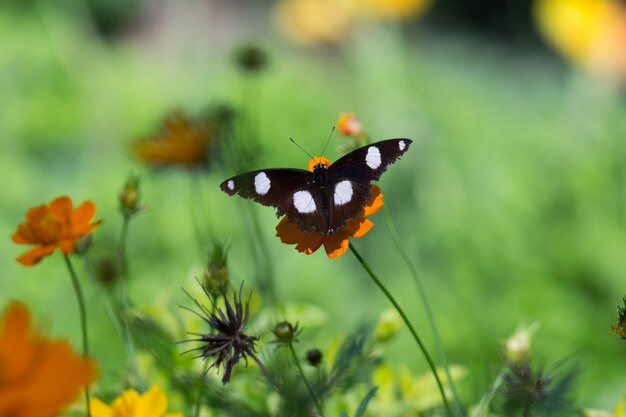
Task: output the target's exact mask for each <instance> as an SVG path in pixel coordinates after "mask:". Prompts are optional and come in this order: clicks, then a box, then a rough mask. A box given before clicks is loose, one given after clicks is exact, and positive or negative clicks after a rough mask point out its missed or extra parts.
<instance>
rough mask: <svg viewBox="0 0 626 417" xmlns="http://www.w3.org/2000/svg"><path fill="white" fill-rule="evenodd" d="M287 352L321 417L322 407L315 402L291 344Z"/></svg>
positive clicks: (315, 398)
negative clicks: (289, 352)
mask: <svg viewBox="0 0 626 417" xmlns="http://www.w3.org/2000/svg"><path fill="white" fill-rule="evenodd" d="M289 350H290V351H291V356H293V361H294V362H295V363H296V366H297V367H298V371H300V376H301V377H302V380H303V381H304V385H306V389H307V390H308V391H309V395H310V396H311V399H312V400H313V403H314V404H315V408H317V412H318V414H319V415H320V416H321V415H322V406H321V405H320V403H319V402H318V401H317V396H316V395H315V393H314V392H313V387H311V384H309V380H308V379H307V378H306V375H304V371H303V370H302V366H301V365H300V361H299V360H298V355H296V351H295V349H294V348H293V343H291V342H289Z"/></svg>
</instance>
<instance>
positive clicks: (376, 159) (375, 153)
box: [365, 146, 382, 169]
mask: <svg viewBox="0 0 626 417" xmlns="http://www.w3.org/2000/svg"><path fill="white" fill-rule="evenodd" d="M365 162H366V163H367V166H368V167H370V168H372V169H376V168H378V167H379V166H380V164H381V162H382V160H381V159H380V151H379V150H378V148H377V147H376V146H370V147H369V148H367V155H365Z"/></svg>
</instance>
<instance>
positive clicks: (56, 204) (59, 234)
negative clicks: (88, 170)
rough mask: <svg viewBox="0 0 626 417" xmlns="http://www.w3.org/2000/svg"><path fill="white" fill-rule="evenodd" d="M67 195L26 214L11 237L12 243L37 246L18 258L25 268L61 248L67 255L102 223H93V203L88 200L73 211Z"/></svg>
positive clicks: (94, 208)
mask: <svg viewBox="0 0 626 417" xmlns="http://www.w3.org/2000/svg"><path fill="white" fill-rule="evenodd" d="M72 204H73V203H72V200H71V199H70V198H69V197H67V196H61V197H57V198H55V199H54V200H52V201H51V202H50V203H49V204H48V205H45V204H43V205H41V206H37V207H33V208H31V209H29V210H28V211H27V212H26V222H25V223H22V224H20V225H19V226H18V227H17V230H16V231H15V232H14V233H13V234H12V235H11V239H13V242H15V243H18V244H23V245H35V247H34V248H32V249H30V250H28V251H26V252H24V253H23V254H22V255H20V256H19V257H17V258H16V260H17V261H18V262H19V263H21V264H22V265H27V266H30V265H35V264H36V263H38V262H39V261H40V260H41V259H43V258H44V257H46V256H48V255H50V254H51V253H52V252H54V250H55V249H56V248H57V247H59V248H61V251H62V252H63V253H64V254H65V255H69V254H70V253H72V252H73V251H74V246H76V241H77V240H78V239H79V238H80V237H82V236H85V235H87V234H89V233H91V232H92V231H93V230H94V229H95V228H96V227H98V225H99V224H100V223H101V221H97V222H94V223H90V221H91V219H92V218H93V216H94V214H95V212H96V206H95V205H94V203H93V202H91V201H89V200H87V201H84V202H83V203H82V204H81V205H80V206H78V207H76V209H75V210H73V209H72Z"/></svg>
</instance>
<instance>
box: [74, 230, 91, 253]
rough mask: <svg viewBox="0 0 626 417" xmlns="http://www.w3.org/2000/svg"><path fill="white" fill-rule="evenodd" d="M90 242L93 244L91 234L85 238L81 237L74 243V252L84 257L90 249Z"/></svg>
mask: <svg viewBox="0 0 626 417" xmlns="http://www.w3.org/2000/svg"><path fill="white" fill-rule="evenodd" d="M91 242H93V234H92V233H89V234H86V235H85V236H81V237H80V238H79V239H78V241H77V242H76V246H75V247H74V252H75V253H77V254H78V255H85V254H86V253H87V251H89V248H90V247H91Z"/></svg>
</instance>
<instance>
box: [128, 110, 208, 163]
mask: <svg viewBox="0 0 626 417" xmlns="http://www.w3.org/2000/svg"><path fill="white" fill-rule="evenodd" d="M214 143H215V134H214V132H213V129H212V128H211V127H210V125H209V123H207V122H206V121H198V120H193V119H191V118H189V117H187V116H185V115H183V114H181V113H174V114H172V115H170V116H168V117H167V118H165V120H164V121H163V126H162V130H161V132H159V133H158V134H156V135H154V136H152V137H150V138H147V139H142V140H140V141H138V142H137V143H136V144H135V151H136V152H137V155H138V156H139V158H140V159H141V160H143V162H145V163H147V164H149V165H152V166H153V167H157V168H158V167H168V166H177V165H178V166H183V167H185V168H195V167H198V166H201V165H204V164H205V163H206V162H207V160H208V157H209V153H210V151H211V148H212V147H213V145H214Z"/></svg>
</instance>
